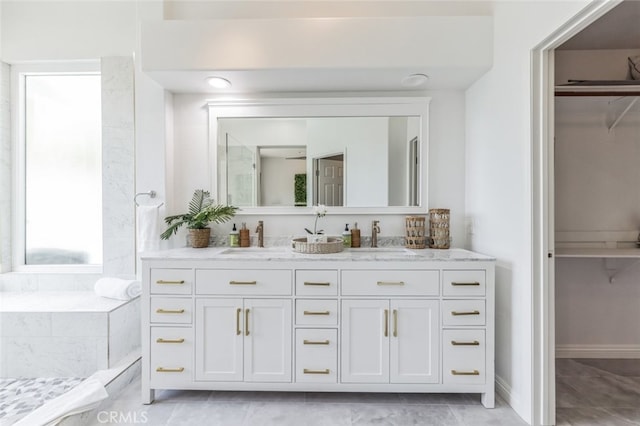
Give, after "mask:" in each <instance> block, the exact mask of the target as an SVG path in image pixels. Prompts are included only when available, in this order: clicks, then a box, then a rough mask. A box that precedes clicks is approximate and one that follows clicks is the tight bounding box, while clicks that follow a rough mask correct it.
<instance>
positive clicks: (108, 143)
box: [101, 57, 136, 275]
mask: <svg viewBox="0 0 640 426" xmlns="http://www.w3.org/2000/svg"><path fill="white" fill-rule="evenodd" d="M101 70H102V99H103V101H102V143H103V148H102V164H103V178H102V200H103V206H104V207H103V248H104V252H103V259H104V264H103V271H104V274H105V275H122V274H135V262H136V251H135V208H134V204H133V197H134V195H135V157H134V155H135V151H134V149H135V126H134V85H133V83H134V70H133V58H129V57H105V58H102V60H101Z"/></svg>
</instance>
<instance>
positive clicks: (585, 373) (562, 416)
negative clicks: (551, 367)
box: [556, 359, 640, 426]
mask: <svg viewBox="0 0 640 426" xmlns="http://www.w3.org/2000/svg"><path fill="white" fill-rule="evenodd" d="M556 406H557V407H556V424H557V425H558V426H568V425H571V426H577V425H589V426H591V425H593V426H596V425H597V426H601V425H602V426H604V425H616V426H618V425H620V426H624V425H640V360H638V359H615V360H613V359H557V360H556Z"/></svg>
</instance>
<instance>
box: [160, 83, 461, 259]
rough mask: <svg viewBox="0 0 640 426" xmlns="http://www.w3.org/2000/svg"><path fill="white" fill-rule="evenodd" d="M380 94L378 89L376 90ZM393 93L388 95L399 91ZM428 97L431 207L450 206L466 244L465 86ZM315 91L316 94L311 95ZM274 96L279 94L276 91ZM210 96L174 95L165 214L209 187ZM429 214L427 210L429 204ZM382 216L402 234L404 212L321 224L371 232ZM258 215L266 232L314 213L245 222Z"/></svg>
mask: <svg viewBox="0 0 640 426" xmlns="http://www.w3.org/2000/svg"><path fill="white" fill-rule="evenodd" d="M372 95H373V96H379V94H372ZM397 95H398V94H397V93H391V94H389V96H397ZM420 95H421V96H430V97H431V98H432V99H431V103H430V104H429V114H430V123H429V145H430V147H429V153H428V159H427V161H428V163H429V168H430V174H429V178H430V179H429V206H430V207H435V208H449V209H451V216H452V218H451V235H452V238H453V246H455V247H463V246H464V245H465V232H464V215H465V213H464V210H465V205H464V192H465V180H464V175H465V165H464V155H465V154H464V138H465V130H464V115H465V112H464V94H463V93H462V92H461V91H430V92H424V93H421V94H420ZM310 96H312V94H311V95H310ZM274 97H276V95H274ZM209 99H211V96H210V95H204V94H202V95H193V94H191V95H190V94H175V95H174V96H173V100H174V102H173V114H174V135H173V136H174V142H175V146H174V149H173V151H171V153H170V154H168V156H170V157H172V158H173V161H174V162H175V163H174V164H175V167H173V169H172V173H173V175H174V176H173V181H168V184H170V185H173V188H172V191H173V194H174V197H169V198H168V200H167V202H168V206H167V214H173V213H180V212H182V211H183V210H184V208H185V206H186V205H187V204H188V202H189V200H190V198H191V194H192V193H193V190H194V189H196V188H209V187H210V179H209V166H208V158H207V144H208V111H207V108H206V103H207V100H209ZM425 213H426V209H425ZM373 219H379V220H380V225H381V229H382V232H381V235H382V236H402V235H404V215H387V214H384V215H383V214H381V215H377V216H375V217H373V216H358V215H337V214H332V213H331V212H330V213H329V215H327V216H326V217H325V218H323V219H322V220H323V221H324V224H323V228H324V229H325V230H327V231H328V232H333V233H335V234H339V233H341V232H342V230H343V229H344V224H345V223H347V222H348V223H350V224H353V223H354V222H358V225H359V227H360V228H361V229H362V233H363V235H370V233H371V220H373ZM257 220H264V221H265V235H267V236H289V235H302V233H304V227H309V226H310V223H311V222H312V220H313V219H312V217H311V216H310V215H294V216H286V217H277V216H265V215H261V216H260V217H251V216H249V217H248V218H247V220H246V222H247V226H249V227H252V226H253V227H255V223H256V222H257ZM230 229H231V224H230V223H226V224H222V225H216V226H214V232H216V231H218V232H219V233H221V234H227V233H228V232H229V230H230ZM172 244H174V245H178V246H180V245H184V239H183V238H181V237H180V236H179V237H178V238H175V239H173V240H172Z"/></svg>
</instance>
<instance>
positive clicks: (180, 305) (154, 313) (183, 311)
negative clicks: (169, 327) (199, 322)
mask: <svg viewBox="0 0 640 426" xmlns="http://www.w3.org/2000/svg"><path fill="white" fill-rule="evenodd" d="M192 304H193V301H192V300H191V298H187V297H152V298H151V304H150V306H151V317H150V320H151V322H153V323H167V324H191V317H192V314H193V308H192Z"/></svg>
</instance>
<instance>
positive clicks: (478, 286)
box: [442, 270, 486, 296]
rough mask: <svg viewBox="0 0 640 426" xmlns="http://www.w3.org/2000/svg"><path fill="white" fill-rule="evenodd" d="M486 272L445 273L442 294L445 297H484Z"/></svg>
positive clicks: (443, 274)
mask: <svg viewBox="0 0 640 426" xmlns="http://www.w3.org/2000/svg"><path fill="white" fill-rule="evenodd" d="M485 276H486V274H485V271H483V270H467V271H443V273H442V283H443V284H442V286H443V287H442V294H443V295H444V296H484V295H485V287H486V280H485Z"/></svg>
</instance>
